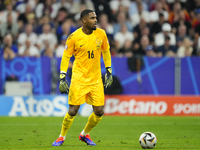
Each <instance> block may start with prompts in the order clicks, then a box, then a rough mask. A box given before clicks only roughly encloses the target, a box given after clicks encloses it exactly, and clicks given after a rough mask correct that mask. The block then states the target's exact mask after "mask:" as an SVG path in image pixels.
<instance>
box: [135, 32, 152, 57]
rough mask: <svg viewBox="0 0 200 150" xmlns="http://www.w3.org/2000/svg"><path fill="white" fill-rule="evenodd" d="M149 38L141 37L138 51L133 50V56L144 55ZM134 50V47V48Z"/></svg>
mask: <svg viewBox="0 0 200 150" xmlns="http://www.w3.org/2000/svg"><path fill="white" fill-rule="evenodd" d="M149 45H150V43H149V37H148V36H147V35H143V36H142V37H141V40H140V45H139V48H138V49H134V51H133V53H134V55H142V56H144V55H146V48H147V46H149ZM134 48H135V47H134Z"/></svg>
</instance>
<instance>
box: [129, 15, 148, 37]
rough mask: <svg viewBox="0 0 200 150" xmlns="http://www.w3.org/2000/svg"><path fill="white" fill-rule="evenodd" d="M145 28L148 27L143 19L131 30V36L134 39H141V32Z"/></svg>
mask: <svg viewBox="0 0 200 150" xmlns="http://www.w3.org/2000/svg"><path fill="white" fill-rule="evenodd" d="M145 27H149V24H148V23H146V21H145V20H144V19H143V18H141V20H140V23H139V24H138V25H136V26H135V27H134V28H133V34H134V38H135V39H138V38H139V39H140V38H141V35H142V30H143V29H144V28H145Z"/></svg>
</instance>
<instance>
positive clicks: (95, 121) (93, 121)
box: [83, 112, 102, 136]
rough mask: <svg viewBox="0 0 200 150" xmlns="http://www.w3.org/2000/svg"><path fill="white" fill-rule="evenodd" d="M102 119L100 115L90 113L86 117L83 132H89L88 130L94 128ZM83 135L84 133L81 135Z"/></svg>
mask: <svg viewBox="0 0 200 150" xmlns="http://www.w3.org/2000/svg"><path fill="white" fill-rule="evenodd" d="M101 119H102V116H97V115H95V114H94V112H93V113H92V114H91V115H90V117H89V118H88V122H87V124H86V126H85V128H84V130H83V131H84V133H85V134H88V133H90V131H91V130H92V128H94V127H95V126H96V125H97V124H98V123H99V122H100V121H101ZM83 136H85V135H83Z"/></svg>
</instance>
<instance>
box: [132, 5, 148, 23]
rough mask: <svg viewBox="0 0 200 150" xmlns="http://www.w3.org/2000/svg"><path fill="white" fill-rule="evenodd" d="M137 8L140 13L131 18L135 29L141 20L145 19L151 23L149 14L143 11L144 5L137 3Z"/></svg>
mask: <svg viewBox="0 0 200 150" xmlns="http://www.w3.org/2000/svg"><path fill="white" fill-rule="evenodd" d="M137 8H138V13H134V14H133V15H132V16H130V19H131V23H132V25H133V27H135V26H136V25H138V24H139V23H140V20H141V18H143V19H144V20H145V21H146V22H147V23H149V21H150V16H149V12H148V11H146V10H144V9H143V5H142V4H141V3H137Z"/></svg>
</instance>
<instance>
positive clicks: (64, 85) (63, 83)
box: [59, 73, 69, 94]
mask: <svg viewBox="0 0 200 150" xmlns="http://www.w3.org/2000/svg"><path fill="white" fill-rule="evenodd" d="M59 91H60V93H61V94H63V93H65V94H68V93H69V83H68V82H67V80H66V74H65V73H61V74H60V85H59Z"/></svg>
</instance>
